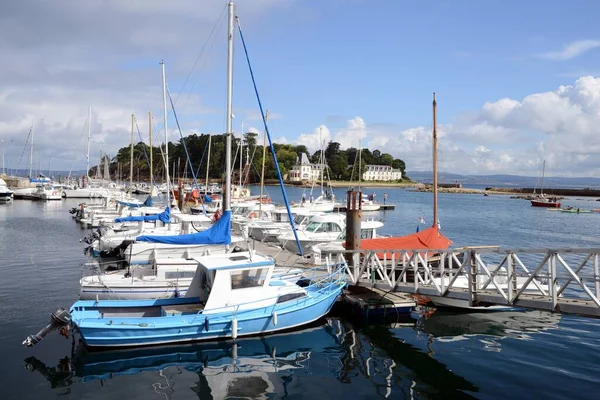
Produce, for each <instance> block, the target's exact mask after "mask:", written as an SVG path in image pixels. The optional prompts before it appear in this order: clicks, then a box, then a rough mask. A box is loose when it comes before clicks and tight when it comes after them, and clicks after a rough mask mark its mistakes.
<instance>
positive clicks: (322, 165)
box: [319, 127, 325, 194]
mask: <svg viewBox="0 0 600 400" xmlns="http://www.w3.org/2000/svg"><path fill="white" fill-rule="evenodd" d="M322 130H323V128H322V127H319V142H321V154H320V157H319V162H320V163H321V194H323V181H324V180H325V165H324V164H325V154H324V150H323V137H322Z"/></svg>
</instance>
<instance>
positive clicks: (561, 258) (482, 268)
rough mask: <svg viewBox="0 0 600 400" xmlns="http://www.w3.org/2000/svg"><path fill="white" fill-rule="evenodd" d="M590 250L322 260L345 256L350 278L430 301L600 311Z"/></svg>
mask: <svg viewBox="0 0 600 400" xmlns="http://www.w3.org/2000/svg"><path fill="white" fill-rule="evenodd" d="M599 255H600V248H598V249H596V248H594V249H503V248H500V247H465V248H457V249H451V250H440V251H436V250H386V251H385V252H383V250H379V251H366V250H356V251H347V250H346V251H341V252H340V251H337V252H331V253H329V254H322V257H323V258H324V259H323V260H322V261H324V262H326V263H327V264H328V265H334V264H337V263H340V262H347V263H348V267H347V276H348V283H349V284H350V285H356V286H366V287H375V288H379V289H383V290H387V291H392V292H403V293H412V294H418V295H421V296H426V297H428V298H430V299H431V300H432V301H433V302H434V303H436V300H437V301H438V302H439V303H442V302H446V303H448V300H451V301H454V302H462V304H464V305H465V306H468V307H478V306H492V305H504V306H512V307H525V308H533V309H539V310H548V311H555V312H563V313H573V314H580V315H586V316H593V317H600V266H599V259H598V256H599Z"/></svg>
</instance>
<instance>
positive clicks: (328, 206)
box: [292, 195, 335, 213]
mask: <svg viewBox="0 0 600 400" xmlns="http://www.w3.org/2000/svg"><path fill="white" fill-rule="evenodd" d="M334 207H335V199H334V198H333V196H332V198H327V196H325V195H321V196H319V197H317V198H316V199H314V200H311V199H310V198H309V199H306V198H303V200H301V201H300V203H297V204H294V205H292V209H294V210H295V209H305V210H310V211H313V212H325V213H327V212H333V209H334Z"/></svg>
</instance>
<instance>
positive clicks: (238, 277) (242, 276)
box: [231, 268, 269, 289]
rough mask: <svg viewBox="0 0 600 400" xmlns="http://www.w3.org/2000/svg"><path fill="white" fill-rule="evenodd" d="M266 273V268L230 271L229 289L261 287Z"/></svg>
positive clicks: (267, 270)
mask: <svg viewBox="0 0 600 400" xmlns="http://www.w3.org/2000/svg"><path fill="white" fill-rule="evenodd" d="M268 272H269V269H268V268H255V269H245V270H241V271H231V289H246V288H251V287H259V286H263V284H264V283H265V279H266V278H267V273H268Z"/></svg>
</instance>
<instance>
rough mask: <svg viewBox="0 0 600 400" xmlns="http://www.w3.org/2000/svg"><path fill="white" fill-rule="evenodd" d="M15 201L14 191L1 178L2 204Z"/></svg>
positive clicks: (0, 192)
mask: <svg viewBox="0 0 600 400" xmlns="http://www.w3.org/2000/svg"><path fill="white" fill-rule="evenodd" d="M12 199H13V191H12V190H10V189H9V188H8V186H6V182H5V181H4V179H2V178H0V203H2V202H5V203H6V202H9V201H11V200H12Z"/></svg>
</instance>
